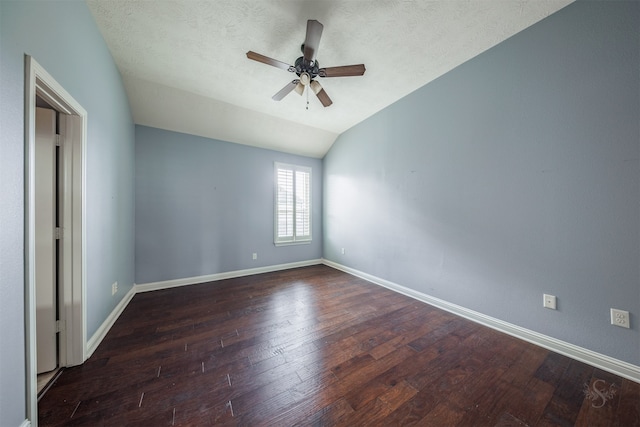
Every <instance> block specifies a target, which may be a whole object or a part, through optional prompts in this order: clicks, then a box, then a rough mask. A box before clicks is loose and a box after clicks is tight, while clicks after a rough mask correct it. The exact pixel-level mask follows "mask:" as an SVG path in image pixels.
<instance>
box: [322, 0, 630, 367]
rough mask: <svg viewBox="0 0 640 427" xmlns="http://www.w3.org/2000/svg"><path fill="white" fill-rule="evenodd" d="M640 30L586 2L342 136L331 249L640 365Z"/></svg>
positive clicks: (332, 184) (622, 15)
mask: <svg viewBox="0 0 640 427" xmlns="http://www.w3.org/2000/svg"><path fill="white" fill-rule="evenodd" d="M638 28H640V3H638V2H587V1H578V2H577V3H574V4H572V5H570V6H568V7H566V8H565V9H563V10H561V11H559V12H558V13H556V14H554V15H552V16H550V17H549V18H547V19H545V20H543V21H541V22H540V23H538V24H536V25H534V26H533V27H530V28H529V29H527V30H525V31H523V32H521V33H519V34H517V35H516V36H514V37H512V38H510V39H509V40H507V41H506V42H504V43H502V44H500V45H498V46H496V47H495V48H493V49H491V50H489V51H487V52H485V53H483V54H481V55H479V56H478V57H476V58H474V59H472V60H470V61H468V62H467V63H465V64H463V65H461V66H460V67H458V68H457V69H455V70H453V71H451V72H449V73H447V74H446V75H444V76H443V77H441V78H439V79H437V80H436V81H434V82H432V83H430V84H428V85H426V86H424V87H423V88H421V89H420V90H418V91H416V92H414V93H412V94H411V95H409V96H407V97H405V98H404V99H402V100H400V101H398V102H397V103H395V104H394V105H392V106H390V107H388V108H386V109H385V110H383V111H382V112H380V113H378V114H376V115H375V116H373V117H371V118H369V119H368V120H366V121H365V122H363V123H361V124H360V125H358V126H356V127H354V128H352V129H351V130H349V131H347V132H346V133H344V134H343V135H342V136H340V137H339V139H338V141H337V142H336V143H335V145H334V146H333V148H332V149H331V150H330V152H329V153H328V155H327V156H326V157H325V164H324V167H325V186H324V229H325V238H324V251H325V252H324V255H325V258H328V259H330V260H332V261H335V262H338V263H340V264H343V265H346V266H348V267H352V268H354V269H357V270H360V271H363V272H365V273H369V274H372V275H374V276H377V277H380V278H382V279H386V280H390V281H392V282H395V283H398V284H400V285H404V286H407V287H410V288H412V289H414V290H417V291H420V292H422V293H424V294H428V295H431V296H435V297H437V298H441V299H443V300H446V301H449V302H452V303H455V304H458V305H461V306H464V307H467V308H469V309H472V310H476V311H479V312H481V313H484V314H487V315H489V316H492V317H495V318H498V319H502V320H504V321H507V322H510V323H512V324H515V325H519V326H522V327H525V328H528V329H532V330H534V331H537V332H540V333H542V334H545V335H548V336H551V337H555V338H558V339H561V340H563V341H566V342H569V343H573V344H575V345H578V346H581V347H585V348H587V349H591V350H594V351H596V352H599V353H603V354H606V355H609V356H612V357H614V358H617V359H620V360H624V361H627V362H630V363H633V364H635V365H640V352H639V351H638V349H639V348H640V333H639V331H640V319H639V318H638V315H639V314H640V276H639V274H640V271H639V265H640V185H639V183H640V167H639V166H640V160H639V159H640V156H639V154H640V131H639V117H640V87H639V74H638V72H639V64H640V61H639V51H640V43H639V42H640V38H639V33H638ZM341 248H345V254H344V255H342V254H341V252H340V249H341ZM543 293H551V294H554V295H556V296H557V297H558V310H557V311H551V310H548V309H544V308H543V307H542V294H543ZM611 307H614V308H620V309H624V310H628V311H630V312H631V324H632V329H631V330H629V329H622V328H618V327H614V326H610V325H609V309H610V308H611Z"/></svg>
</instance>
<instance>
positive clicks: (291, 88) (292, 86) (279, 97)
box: [271, 79, 300, 101]
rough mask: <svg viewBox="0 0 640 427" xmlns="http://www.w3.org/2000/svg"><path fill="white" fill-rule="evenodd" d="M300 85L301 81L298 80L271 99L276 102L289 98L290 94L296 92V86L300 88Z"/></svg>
mask: <svg viewBox="0 0 640 427" xmlns="http://www.w3.org/2000/svg"><path fill="white" fill-rule="evenodd" d="M298 83H300V80H298V79H296V80H293V81H292V82H291V83H289V84H287V85H286V86H285V87H283V88H282V89H280V91H279V92H278V93H276V94H275V95H273V96H272V97H271V99H273V100H274V101H281V100H282V98H284V97H285V96H287V95H288V94H289V92H291V91H292V90H294V89H295V88H296V86H298Z"/></svg>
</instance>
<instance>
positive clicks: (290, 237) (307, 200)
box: [275, 163, 311, 245]
mask: <svg viewBox="0 0 640 427" xmlns="http://www.w3.org/2000/svg"><path fill="white" fill-rule="evenodd" d="M275 181H276V195H275V198H276V199H275V244H276V245H286V244H294V243H308V242H310V241H311V168H309V167H305V166H296V165H287V164H284V163H276V164H275Z"/></svg>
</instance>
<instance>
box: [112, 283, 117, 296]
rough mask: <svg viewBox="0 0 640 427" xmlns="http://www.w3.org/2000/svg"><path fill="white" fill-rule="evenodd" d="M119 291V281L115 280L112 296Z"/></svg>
mask: <svg viewBox="0 0 640 427" xmlns="http://www.w3.org/2000/svg"><path fill="white" fill-rule="evenodd" d="M117 293H118V282H113V284H112V285H111V296H113V295H115V294H117Z"/></svg>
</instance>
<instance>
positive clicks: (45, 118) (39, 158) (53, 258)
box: [34, 97, 62, 394]
mask: <svg viewBox="0 0 640 427" xmlns="http://www.w3.org/2000/svg"><path fill="white" fill-rule="evenodd" d="M36 105H37V108H36V138H35V153H34V154H35V165H36V167H35V200H34V203H35V236H34V237H35V246H36V248H35V282H36V351H37V373H38V393H39V394H40V393H41V392H42V390H43V389H44V388H45V387H46V385H47V384H48V383H49V381H50V380H51V379H52V378H53V377H54V376H55V375H56V373H57V372H58V370H59V368H60V357H59V352H60V342H59V324H60V323H59V319H60V317H59V316H60V308H59V301H60V298H59V292H60V291H59V273H60V267H59V265H60V264H59V263H60V237H61V235H60V230H61V212H60V200H61V196H60V187H59V185H60V173H61V169H62V167H61V163H60V162H61V155H60V146H59V143H58V141H59V113H58V112H57V111H55V110H54V109H53V108H51V106H49V105H48V104H46V102H45V101H44V100H43V99H42V98H40V97H36Z"/></svg>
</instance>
